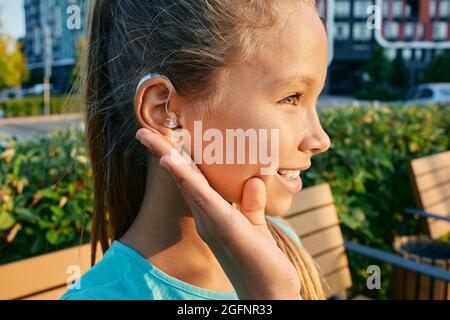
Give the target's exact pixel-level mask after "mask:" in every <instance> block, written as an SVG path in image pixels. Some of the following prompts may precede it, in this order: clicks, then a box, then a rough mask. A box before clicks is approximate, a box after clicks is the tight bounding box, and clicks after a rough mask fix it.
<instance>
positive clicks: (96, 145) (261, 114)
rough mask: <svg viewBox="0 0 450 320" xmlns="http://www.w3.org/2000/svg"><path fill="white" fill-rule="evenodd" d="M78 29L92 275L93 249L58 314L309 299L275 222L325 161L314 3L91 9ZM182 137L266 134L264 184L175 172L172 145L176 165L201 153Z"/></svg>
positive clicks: (309, 269) (200, 167)
mask: <svg viewBox="0 0 450 320" xmlns="http://www.w3.org/2000/svg"><path fill="white" fill-rule="evenodd" d="M88 26H89V28H88V29H89V40H88V41H89V42H88V53H87V63H86V66H87V70H86V76H85V79H86V85H85V89H86V92H85V96H86V103H87V117H86V131H87V139H88V144H89V153H90V159H91V162H92V167H93V173H94V182H95V192H94V199H95V201H94V214H93V221H92V232H91V243H92V255H91V258H92V264H93V262H94V261H95V255H96V250H95V249H96V245H95V244H97V242H98V241H100V243H101V245H102V250H103V252H104V253H105V254H104V256H103V258H102V259H101V261H99V262H98V263H97V264H96V265H95V266H93V267H92V268H91V269H90V270H89V271H88V272H86V273H85V274H84V275H83V276H82V277H81V278H80V279H79V281H78V283H77V284H76V285H74V286H73V287H72V288H71V289H69V290H68V291H67V292H66V293H65V294H64V295H63V297H62V299H298V298H303V299H323V298H324V294H323V291H322V288H321V280H320V277H319V275H318V271H317V269H316V268H315V265H314V262H313V260H312V259H311V257H310V256H309V255H308V253H306V252H305V250H304V248H303V247H302V246H301V243H300V240H299V239H298V237H297V235H296V234H295V232H294V231H293V230H292V229H291V228H290V227H289V226H288V225H287V224H286V222H285V221H284V220H283V219H282V218H281V217H280V216H281V215H283V214H284V213H285V212H286V211H287V210H288V209H289V207H290V205H291V200H292V196H293V194H294V193H296V192H298V191H300V189H301V179H300V178H299V177H298V175H299V170H306V169H307V168H308V167H309V166H310V159H311V156H312V155H314V154H317V153H319V152H324V151H325V150H327V149H328V148H329V146H330V139H329V137H328V136H327V134H326V133H325V132H324V131H323V129H322V127H321V125H320V121H319V118H318V114H317V111H316V106H315V104H316V100H317V98H318V96H319V94H320V92H321V90H322V88H323V85H324V82H325V77H326V69H327V39H326V33H325V30H324V27H323V24H322V21H321V19H320V17H319V15H318V13H317V11H316V8H315V3H314V1H308V0H115V1H113V0H95V1H91V8H90V14H89V23H88ZM148 74H150V75H148ZM136 88H137V89H136ZM196 121H201V124H202V128H203V130H208V129H211V130H213V131H212V132H214V133H216V134H218V135H220V134H222V135H223V136H226V132H227V130H229V129H235V130H237V129H241V130H249V129H254V130H256V131H258V130H259V131H261V130H273V129H276V130H278V131H277V132H278V137H279V139H272V137H271V139H270V141H269V145H271V147H273V146H277V147H278V151H279V153H278V157H277V159H275V160H276V161H277V165H276V168H275V170H274V171H273V172H272V173H271V174H261V172H262V171H261V168H262V167H263V165H262V163H261V162H257V163H256V164H255V163H237V164H236V163H231V164H230V163H226V164H224V163H223V162H222V163H221V162H208V161H204V162H200V163H198V162H197V161H196V163H197V165H196V164H194V163H193V161H192V160H191V161H189V160H188V161H186V158H183V157H182V155H181V154H180V153H179V152H178V151H184V149H183V150H179V149H178V150H177V151H175V150H176V149H175V142H174V141H175V140H174V133H175V132H178V131H177V130H180V129H182V130H185V131H186V132H188V133H191V135H190V136H191V138H192V141H190V142H191V146H194V148H193V151H189V150H188V151H187V152H188V153H187V154H188V155H190V156H192V157H193V155H194V154H195V153H197V152H198V151H200V154H202V155H204V154H206V153H207V152H206V151H208V150H207V149H208V147H210V146H208V145H207V144H198V143H197V142H196V141H194V140H196V139H198V136H197V138H196V137H195V134H194V133H195V130H196V129H195V122H196ZM136 133H137V134H136ZM216 136H217V135H216ZM135 138H137V139H135ZM199 145H200V147H199ZM244 147H245V148H244V149H245V150H244V151H245V154H246V155H251V151H250V148H247V147H246V145H245V146H244ZM183 148H185V147H184V146H183ZM195 148H197V150H195ZM271 150H273V149H271ZM209 151H210V150H209ZM216 151H217V150H216ZM229 151H230V150H229V149H228V146H227V148H225V153H227V152H229ZM233 151H234V150H233ZM202 152H203V153H202ZM184 154H186V153H184ZM225 156H226V154H225ZM196 160H197V159H196ZM110 241H112V243H111V242H110Z"/></svg>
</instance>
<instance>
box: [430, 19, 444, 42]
mask: <svg viewBox="0 0 450 320" xmlns="http://www.w3.org/2000/svg"><path fill="white" fill-rule="evenodd" d="M447 31H448V23H447V22H434V23H433V40H445V39H447Z"/></svg>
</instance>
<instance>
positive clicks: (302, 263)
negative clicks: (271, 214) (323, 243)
mask: <svg viewBox="0 0 450 320" xmlns="http://www.w3.org/2000/svg"><path fill="white" fill-rule="evenodd" d="M266 221H267V225H268V227H269V230H270V233H271V234H272V236H273V237H274V239H275V241H276V243H277V245H278V247H279V248H280V249H281V251H282V252H283V253H284V254H285V255H286V256H287V257H288V258H289V260H290V261H291V262H292V264H293V265H294V267H295V268H296V269H297V273H298V275H299V277H300V283H301V289H300V292H299V293H300V294H301V296H302V298H303V299H305V300H323V299H325V294H324V292H323V289H322V282H321V277H320V275H319V272H318V265H317V264H316V263H315V261H314V260H313V258H312V257H311V255H310V254H309V253H308V252H307V251H306V249H305V248H304V247H303V246H301V245H298V244H297V243H295V242H294V240H293V239H292V238H291V237H290V236H288V235H287V234H286V233H285V232H284V231H283V230H281V229H280V228H279V227H278V226H277V225H275V224H274V223H273V222H272V221H270V220H269V219H266ZM283 222H284V223H286V224H288V223H287V221H286V220H283Z"/></svg>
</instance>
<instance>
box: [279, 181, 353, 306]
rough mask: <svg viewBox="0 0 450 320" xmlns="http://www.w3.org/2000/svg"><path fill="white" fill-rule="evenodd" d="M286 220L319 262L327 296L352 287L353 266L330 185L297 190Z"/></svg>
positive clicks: (285, 217)
mask: <svg viewBox="0 0 450 320" xmlns="http://www.w3.org/2000/svg"><path fill="white" fill-rule="evenodd" d="M284 219H285V220H286V221H287V222H288V223H289V224H290V225H291V227H292V228H293V229H294V230H295V231H296V233H297V234H298V236H299V237H300V240H301V242H302V245H303V246H304V247H305V248H306V249H307V250H308V252H309V253H310V254H311V255H312V256H313V258H314V260H315V261H316V263H317V264H318V265H319V269H320V270H321V273H322V277H323V279H324V280H325V282H326V283H325V285H324V289H325V292H326V295H327V297H331V296H334V295H336V294H340V293H342V292H345V290H346V289H348V288H350V287H351V286H352V280H351V276H350V269H349V265H348V259H347V255H346V253H345V247H344V240H343V237H342V232H341V228H340V225H339V220H338V216H337V212H336V207H335V205H334V200H333V195H332V193H331V189H330V186H329V185H328V184H320V185H317V186H314V187H310V188H305V189H303V190H302V191H301V192H300V193H297V194H296V195H295V196H294V198H293V200H292V206H291V209H290V210H289V211H288V212H287V213H286V215H285V216H284Z"/></svg>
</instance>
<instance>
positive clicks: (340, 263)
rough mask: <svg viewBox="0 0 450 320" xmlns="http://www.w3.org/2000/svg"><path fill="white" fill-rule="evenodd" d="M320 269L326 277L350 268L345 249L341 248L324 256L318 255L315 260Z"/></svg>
mask: <svg viewBox="0 0 450 320" xmlns="http://www.w3.org/2000/svg"><path fill="white" fill-rule="evenodd" d="M314 260H315V261H316V262H317V264H318V265H319V267H320V271H321V273H322V274H323V275H324V276H327V275H328V274H330V273H331V272H333V271H335V270H337V269H341V268H344V267H347V266H348V259H347V255H346V254H345V247H344V246H340V247H337V248H335V249H332V250H330V251H327V252H325V253H324V254H321V255H318V256H316V257H315V259H314Z"/></svg>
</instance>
